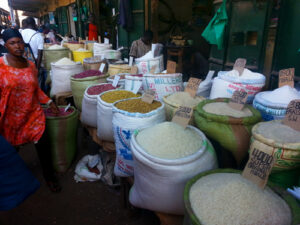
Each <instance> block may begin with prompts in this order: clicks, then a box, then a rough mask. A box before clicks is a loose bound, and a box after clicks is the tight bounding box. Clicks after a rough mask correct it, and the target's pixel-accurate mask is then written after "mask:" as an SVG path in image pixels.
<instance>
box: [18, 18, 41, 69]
mask: <svg viewBox="0 0 300 225" xmlns="http://www.w3.org/2000/svg"><path fill="white" fill-rule="evenodd" d="M22 25H23V26H24V27H23V30H22V37H23V40H24V42H25V43H26V44H29V45H30V47H31V50H32V53H33V58H30V57H29V58H28V59H30V60H31V61H33V62H35V63H36V67H37V69H38V70H40V68H41V62H42V57H43V48H44V38H43V36H42V34H41V33H40V32H38V31H37V26H36V23H35V20H34V18H32V17H27V18H26V19H25V20H24V21H22Z"/></svg>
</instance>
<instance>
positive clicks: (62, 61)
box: [54, 57, 76, 66]
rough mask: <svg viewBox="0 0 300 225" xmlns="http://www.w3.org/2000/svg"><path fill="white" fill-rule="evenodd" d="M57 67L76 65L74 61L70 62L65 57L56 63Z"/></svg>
mask: <svg viewBox="0 0 300 225" xmlns="http://www.w3.org/2000/svg"><path fill="white" fill-rule="evenodd" d="M54 64H55V65H56V66H72V65H76V63H75V62H74V61H72V60H70V59H69V58H67V57H64V58H62V59H60V60H58V61H57V62H55V63H54Z"/></svg>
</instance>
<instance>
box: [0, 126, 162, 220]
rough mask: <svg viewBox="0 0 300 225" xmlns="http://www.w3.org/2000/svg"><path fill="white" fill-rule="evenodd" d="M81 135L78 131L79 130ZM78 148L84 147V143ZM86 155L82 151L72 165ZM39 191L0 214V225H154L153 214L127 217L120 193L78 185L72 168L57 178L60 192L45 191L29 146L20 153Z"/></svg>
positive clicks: (88, 184) (132, 214)
mask: <svg viewBox="0 0 300 225" xmlns="http://www.w3.org/2000/svg"><path fill="white" fill-rule="evenodd" d="M80 131H81V132H82V129H80ZM81 146H87V143H86V140H85V142H83V143H81ZM86 153H87V150H86V149H83V148H82V147H81V148H80V150H79V154H78V156H77V158H76V162H77V161H78V160H79V159H80V158H81V157H82V156H83V155H85V154H86ZM21 156H22V157H23V158H24V160H25V162H26V163H27V165H28V166H29V168H30V170H31V171H32V172H33V174H34V175H35V176H36V177H37V178H38V180H39V181H41V188H40V189H39V190H38V191H37V192H36V193H35V194H34V195H33V196H31V197H29V198H28V199H27V200H26V201H25V202H24V203H23V204H21V205H20V206H19V207H17V208H16V209H14V210H12V211H10V212H0V224H1V225H71V224H72V225H158V224H159V222H158V219H157V218H156V216H155V215H154V214H153V213H150V212H145V211H143V212H141V213H129V212H128V211H127V210H125V209H124V208H123V207H122V205H121V203H120V192H119V191H117V190H113V189H110V188H108V187H107V186H105V185H104V184H103V183H101V182H94V183H89V182H86V183H78V184H76V182H75V181H74V179H73V176H74V167H75V165H76V163H73V165H72V167H71V169H70V170H69V171H68V172H67V173H66V174H64V175H62V176H61V177H60V181H61V184H62V187H63V189H62V192H61V193H59V194H53V193H51V192H50V191H49V189H48V188H47V187H46V185H45V183H44V181H43V179H42V174H41V168H40V165H39V161H38V158H37V155H36V152H35V150H34V149H33V146H29V147H27V149H24V150H23V151H22V152H21Z"/></svg>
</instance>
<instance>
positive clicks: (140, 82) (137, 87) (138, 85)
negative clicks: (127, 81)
mask: <svg viewBox="0 0 300 225" xmlns="http://www.w3.org/2000/svg"><path fill="white" fill-rule="evenodd" d="M142 84H143V82H142V81H137V82H135V83H134V88H133V90H132V92H133V93H134V94H137V93H138V91H139V90H140V88H141V86H142Z"/></svg>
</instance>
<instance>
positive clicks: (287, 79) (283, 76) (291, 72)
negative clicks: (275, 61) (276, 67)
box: [278, 68, 295, 88]
mask: <svg viewBox="0 0 300 225" xmlns="http://www.w3.org/2000/svg"><path fill="white" fill-rule="evenodd" d="M294 76H295V68H289V69H286V70H280V71H279V84H278V87H282V86H284V85H289V86H291V87H292V88H293V87H294Z"/></svg>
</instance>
